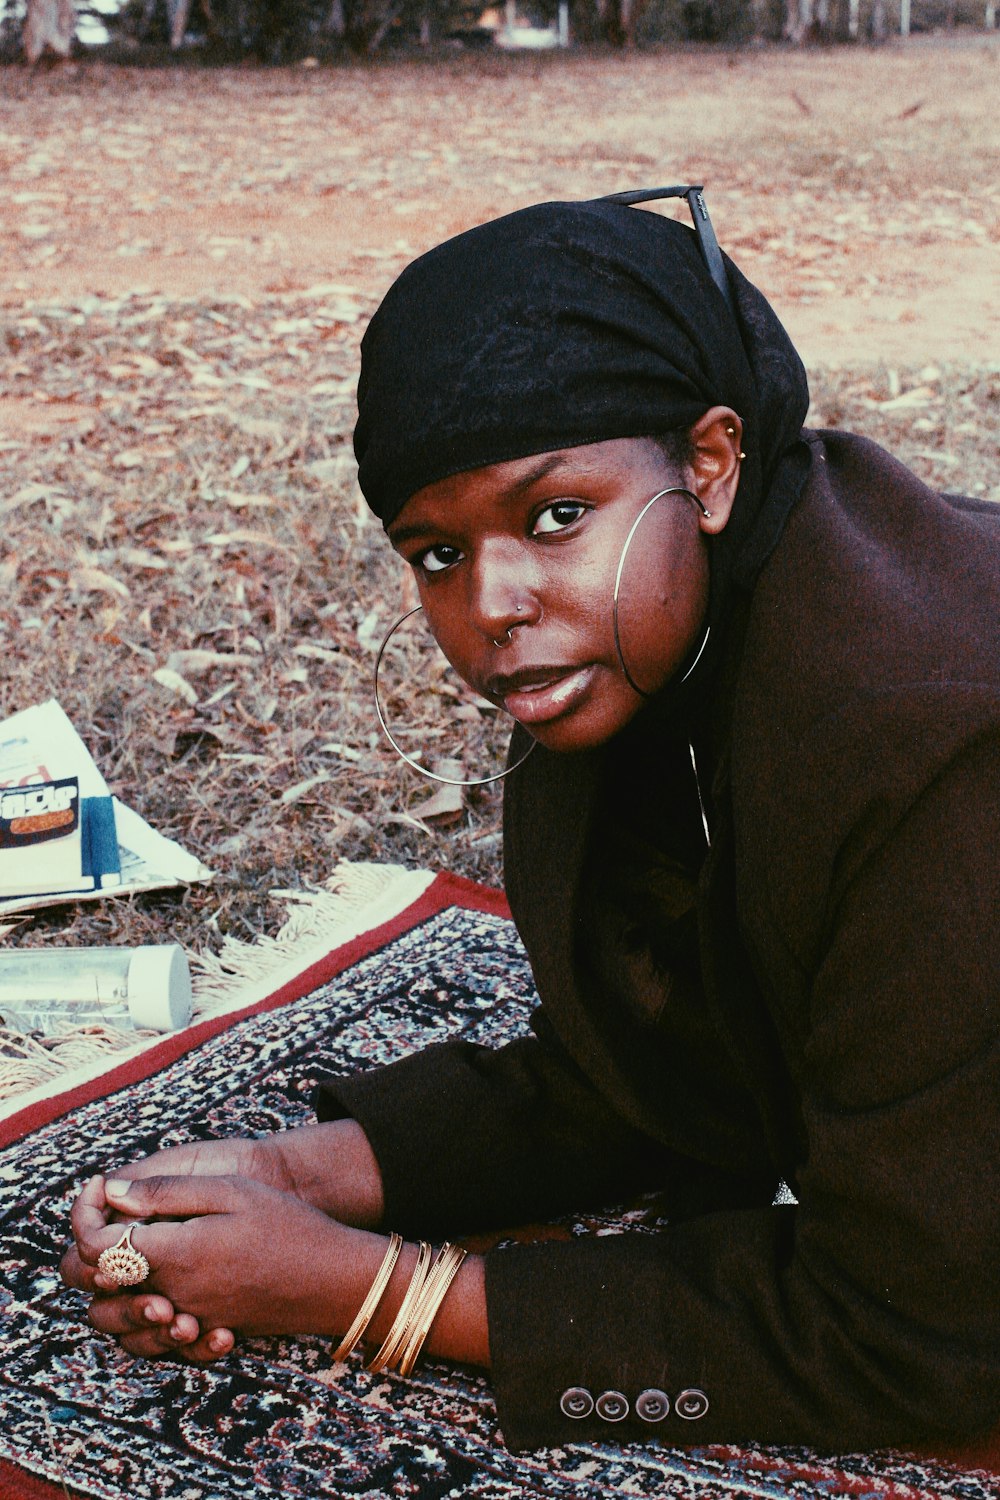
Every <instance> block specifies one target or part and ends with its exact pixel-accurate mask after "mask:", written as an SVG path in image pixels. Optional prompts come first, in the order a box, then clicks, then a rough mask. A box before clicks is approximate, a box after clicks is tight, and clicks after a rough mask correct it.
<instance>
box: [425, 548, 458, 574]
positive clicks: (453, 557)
mask: <svg viewBox="0 0 1000 1500" xmlns="http://www.w3.org/2000/svg"><path fill="white" fill-rule="evenodd" d="M461 555H462V554H461V552H459V550H458V548H457V547H446V546H445V545H444V544H443V543H439V544H438V546H436V547H428V548H427V551H426V552H421V554H420V556H419V557H418V558H416V559H415V560H414V561H415V565H416V566H417V567H418V568H423V570H424V572H425V573H443V572H444V570H445V568H450V567H451V566H452V565H453V564H454V563H457V562H458V559H459V558H460V557H461Z"/></svg>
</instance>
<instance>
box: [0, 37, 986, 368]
mask: <svg viewBox="0 0 1000 1500" xmlns="http://www.w3.org/2000/svg"><path fill="white" fill-rule="evenodd" d="M4 74H5V76H0V89H2V97H0V201H2V204H3V207H2V214H0V305H3V306H6V307H8V308H14V307H18V306H20V305H23V302H24V301H25V300H28V301H34V300H36V299H42V298H49V297H58V298H59V299H60V300H62V301H65V300H67V299H72V298H74V297H79V296H81V295H83V294H86V293H88V292H102V293H110V294H116V293H121V292H123V291H125V290H134V289H136V288H143V289H149V290H151V291H159V292H163V293H166V294H168V295H170V294H175V295H177V294H179V295H198V296H205V295H210V294H212V293H233V292H244V293H247V294H250V295H253V294H255V293H259V292H262V291H267V292H289V291H294V290H296V289H300V290H306V289H309V288H310V287H312V286H314V285H316V284H317V283H329V282H335V283H343V284H345V285H346V286H348V287H350V288H363V289H364V291H365V292H366V293H369V294H370V293H376V294H377V293H378V292H380V291H381V290H383V289H384V288H385V286H386V285H387V284H388V282H389V281H390V280H391V279H392V276H393V274H394V273H395V272H396V270H397V269H398V268H399V266H400V265H401V264H403V263H404V262H405V260H406V259H408V258H409V257H411V256H412V254H413V253H415V252H418V251H420V250H422V249H424V248H426V247H427V246H428V245H430V244H431V243H433V242H435V241H437V240H438V239H441V238H443V237H445V236H446V235H448V234H450V233H453V232H455V231H457V230H459V229H462V228H464V227H466V226H468V225H470V224H472V223H474V222H477V221H479V220H481V219H484V218H486V217H489V216H491V215H494V214H497V213H501V212H504V211H506V210H509V209H513V208H517V207H519V206H521V205H523V204H526V203H530V202H532V201H537V200H539V199H540V198H543V197H560V196H563V197H582V196H592V195H593V196H596V195H597V194H600V193H604V192H613V191H617V190H620V189H622V188H627V187H634V186H637V185H647V184H653V183H660V182H663V181H684V180H693V181H699V182H702V181H703V182H704V183H705V184H706V187H707V198H708V203H709V206H710V209H711V211H712V215H713V219H714V221H715V223H716V226H717V230H718V234H719V238H720V240H721V242H722V244H723V246H724V247H725V248H726V249H727V250H729V251H730V253H731V254H732V255H733V256H734V258H736V259H737V260H738V261H739V262H740V264H741V265H742V267H743V269H744V270H745V271H746V272H747V274H748V275H749V276H750V277H751V278H752V279H753V280H755V281H757V282H758V284H759V285H760V286H761V287H762V288H763V290H764V291H765V292H766V293H767V294H768V295H769V296H770V297H771V298H772V300H773V301H774V302H775V304H776V306H777V307H778V309H779V312H780V313H781V314H782V316H783V317H784V319H785V321H786V323H787V325H788V327H789V330H790V332H791V333H792V335H793V337H794V339H795V340H796V342H797V344H798V345H799V347H800V349H801V351H802V353H803V355H804V357H805V360H806V363H807V365H809V364H811V363H820V364H824V365H833V366H841V367H844V366H853V367H856V366H858V365H859V364H862V363H865V362H869V361H876V360H884V361H888V362H889V363H893V362H899V361H907V360H909V361H914V360H916V361H921V360H934V361H938V360H942V359H949V360H953V359H961V360H963V361H970V362H975V363H979V362H991V361H996V360H997V359H998V358H1000V337H998V335H1000V297H998V295H997V293H998V289H1000V277H998V261H1000V256H998V239H1000V182H998V178H997V173H996V154H995V153H996V101H997V97H998V85H1000V36H996V37H990V36H987V35H986V34H981V35H979V36H973V35H964V36H959V37H958V38H955V39H947V38H943V37H942V38H919V39H918V38H914V39H911V41H910V42H909V43H908V44H907V45H905V46H904V45H902V44H898V43H897V44H893V45H890V46H887V47H884V48H882V49H880V50H866V49H852V50H847V49H837V50H807V51H803V52H800V53H790V52H788V51H781V50H761V51H750V52H744V53H727V52H723V51H718V50H713V49H694V50H687V51H684V52H681V53H675V54H667V53H662V54H655V55H653V54H645V55H638V56H632V57H627V56H626V57H623V56H602V57H594V56H585V55H579V56H578V55H573V54H569V55H556V56H552V55H546V56H542V57H509V56H497V57H489V58H483V57H480V56H457V55H456V56H454V57H445V58H444V59H438V60H436V61H428V62H426V63H421V62H400V63H382V64H378V65H374V66H368V67H362V66H343V67H335V68H312V69H309V68H296V69H289V70H281V71H274V72H261V71H258V70H250V69H248V70H245V71H244V70H240V69H232V70H227V71H221V72H209V71H203V70H200V69H192V68H183V69H176V70H174V71H153V70H138V69H122V68H111V67H108V66H103V65H89V66H86V67H81V68H80V69H79V70H78V71H77V72H75V73H73V72H70V73H68V74H67V73H63V74H59V75H51V76H36V77H29V76H28V75H27V74H26V73H24V72H23V71H21V70H18V69H7V70H4Z"/></svg>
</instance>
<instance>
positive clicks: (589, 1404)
mask: <svg viewBox="0 0 1000 1500" xmlns="http://www.w3.org/2000/svg"><path fill="white" fill-rule="evenodd" d="M559 1410H560V1411H561V1412H562V1414H563V1416H564V1417H573V1418H574V1419H575V1420H576V1421H579V1420H580V1419H581V1418H583V1417H589V1416H590V1413H591V1412H592V1411H593V1410H594V1398H593V1396H592V1395H591V1394H590V1392H589V1391H588V1390H587V1387H586V1386H585V1385H571V1386H570V1388H569V1390H568V1391H563V1393H562V1395H561V1396H560V1398H559Z"/></svg>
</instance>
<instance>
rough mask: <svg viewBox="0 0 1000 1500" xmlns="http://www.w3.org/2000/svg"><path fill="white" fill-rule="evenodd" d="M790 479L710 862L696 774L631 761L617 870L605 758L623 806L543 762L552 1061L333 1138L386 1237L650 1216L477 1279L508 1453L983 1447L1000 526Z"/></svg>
mask: <svg viewBox="0 0 1000 1500" xmlns="http://www.w3.org/2000/svg"><path fill="white" fill-rule="evenodd" d="M813 453H814V458H813V466H812V473H811V477H810V479H809V482H808V484H807V487H806V491H805V493H804V495H803V498H802V499H801V501H800V502H799V504H798V505H797V506H796V508H795V510H794V511H793V512H792V515H791V517H790V518H789V521H788V524H787V526H786V529H785V532H784V534H783V537H782V539H781V542H780V543H779V545H778V548H777V550H776V551H775V553H774V554H773V556H772V558H771V559H770V561H769V562H768V564H767V565H766V567H765V569H764V571H763V573H762V574H761V576H760V578H759V579H758V581H757V584H756V586H755V589H754V592H753V597H752V600H751V601H750V604H749V609H748V612H747V615H746V618H745V620H744V621H743V626H742V629H741V631H740V645H739V649H738V652H737V651H736V648H735V647H734V655H733V658H732V661H731V667H732V671H731V672H730V674H729V677H728V680H727V682H726V685H725V689H724V690H722V689H720V695H719V705H718V712H717V713H716V716H715V719H714V722H712V723H711V724H708V725H707V726H704V728H703V738H702V740H701V741H699V742H696V744H695V749H696V752H697V755H696V759H697V769H698V772H699V773H701V775H702V777H703V785H702V788H701V793H702V797H703V799H704V801H705V803H706V804H707V812H708V817H709V824H710V827H711V831H712V847H711V850H710V852H709V854H708V856H707V858H702V857H701V856H702V855H703V854H704V849H703V847H702V850H701V854H700V855H698V856H695V854H694V852H693V850H694V846H695V844H696V842H697V838H698V836H699V835H698V829H699V827H700V821H701V820H700V809H699V806H698V787H697V785H696V782H695V774H694V772H693V771H692V769H691V759H690V753H689V750H688V746H687V744H686V743H683V744H680V743H679V742H676V741H671V739H670V736H669V734H667V735H665V736H664V737H663V738H662V741H657V740H656V738H655V737H653V738H652V741H651V742H652V743H653V744H654V745H657V746H658V747H659V748H658V753H659V751H660V750H662V759H661V761H660V763H659V765H660V770H659V771H658V773H657V779H656V780H655V781H651V780H650V779H649V778H648V777H647V778H646V780H645V781H642V779H641V778H639V780H638V781H637V782H636V785H642V786H645V788H646V794H648V796H649V797H650V799H651V801H650V810H649V820H648V821H649V824H650V828H653V827H654V826H656V827H659V828H660V830H661V834H662V836H661V837H659V839H657V838H653V837H652V836H651V838H650V843H651V846H655V847H654V848H653V852H652V854H649V851H648V850H647V855H648V857H646V856H641V857H639V858H638V862H636V859H635V858H633V856H634V855H635V852H636V851H637V850H638V851H641V850H642V849H643V847H644V843H645V838H644V835H645V830H644V828H643V826H642V823H641V820H640V822H638V823H637V822H636V820H635V817H634V816H633V817H632V819H631V822H629V820H628V818H626V820H625V825H624V827H623V825H622V824H621V822H620V821H616V818H615V817H609V816H608V815H607V813H606V809H605V802H606V801H607V798H606V797H605V796H604V795H603V793H602V791H601V789H602V788H604V789H605V790H606V789H607V788H608V787H609V786H610V787H612V788H613V787H614V786H616V785H620V784H621V782H622V780H623V778H622V775H621V752H620V750H619V751H616V754H617V755H618V760H617V761H613V762H612V770H613V772H614V774H613V775H612V777H611V779H610V780H609V772H608V762H607V760H606V759H604V758H602V757H601V756H574V757H564V756H555V755H551V754H548V753H546V752H544V751H542V750H540V749H539V750H538V751H537V752H536V753H535V754H534V755H532V756H531V757H530V759H529V760H528V762H527V763H526V765H525V767H524V769H523V770H522V771H520V772H518V773H517V775H515V776H514V777H513V778H512V779H511V782H510V783H508V788H509V790H508V799H507V805H506V809H505V835H506V869H507V890H508V896H509V899H510V903H511V907H512V910H513V913H514V916H515V919H516V921H517V925H518V928H519V930H520V932H521V935H522V937H523V939H524V942H525V945H526V947H527V950H528V953H529V956H530V958H531V962H532V967H533V970H534V973H535V977H536V980H537V983H538V988H539V993H540V996H541V999H542V1010H541V1012H540V1013H539V1015H538V1016H537V1017H536V1031H537V1036H536V1037H533V1038H531V1039H526V1040H524V1041H520V1042H516V1043H514V1044H512V1045H511V1046H509V1047H506V1048H504V1049H502V1050H501V1051H499V1052H496V1053H490V1052H486V1051H484V1050H483V1049H478V1048H472V1047H468V1046H464V1045H447V1046H443V1047H436V1048H432V1049H430V1050H429V1051H427V1052H425V1053H421V1054H419V1055H418V1056H417V1057H415V1058H412V1059H407V1060H404V1061H403V1062H401V1063H398V1064H396V1065H394V1066H393V1067H390V1068H388V1069H384V1070H381V1071H379V1072H376V1073H373V1074H369V1075H365V1076H364V1077H362V1078H360V1079H355V1080H351V1081H349V1082H347V1083H344V1084H342V1085H338V1086H337V1087H336V1090H335V1092H334V1091H330V1092H329V1093H328V1095H327V1096H326V1098H325V1099H324V1100H323V1101H322V1102H321V1110H320V1112H321V1115H323V1116H326V1117H329V1116H332V1115H334V1114H339V1113H343V1112H345V1111H347V1112H349V1113H351V1114H353V1115H354V1116H355V1117H356V1118H357V1119H358V1120H359V1121H360V1122H361V1124H362V1125H363V1127H364V1129H365V1130H366V1132H367V1134H368V1136H369V1139H370V1140H371V1142H372V1145H373V1148H374V1150H375V1153H376V1156H377V1158H378V1160H379V1164H380V1167H381V1170H382V1174H383V1182H384V1188H385V1199H386V1222H387V1223H389V1224H391V1225H392V1226H394V1227H396V1228H398V1229H400V1230H403V1231H406V1232H411V1233H412V1232H418V1231H419V1232H425V1233H435V1232H439V1233H440V1232H449V1233H455V1232H458V1231H460V1230H461V1229H463V1228H468V1227H471V1226H482V1225H485V1224H510V1223H514V1222H517V1221H518V1220H520V1221H527V1220H529V1219H532V1218H536V1217H537V1216H538V1215H540V1214H544V1213H546V1212H553V1211H556V1210H560V1209H562V1208H564V1207H566V1206H568V1205H571V1204H574V1203H577V1204H583V1203H585V1202H593V1201H594V1200H595V1199H598V1198H600V1197H602V1196H603V1197H604V1198H606V1199H608V1198H610V1199H612V1200H620V1199H621V1197H622V1195H623V1193H624V1192H625V1191H628V1190H631V1189H634V1188H646V1189H651V1188H662V1189H663V1190H664V1193H665V1202H666V1204H667V1208H666V1212H667V1213H668V1215H669V1217H670V1219H671V1223H670V1226H669V1227H668V1228H667V1229H665V1230H664V1232H663V1233H662V1234H659V1235H654V1236H649V1235H621V1236H613V1237H600V1238H593V1239H577V1240H573V1241H571V1242H569V1243H559V1244H542V1245H534V1246H526V1247H518V1248H515V1249H505V1250H498V1251H494V1252H493V1253H492V1254H491V1255H490V1256H489V1257H488V1259H487V1300H488V1309H489V1325H490V1346H491V1354H492V1362H493V1380H494V1383H495V1389H496V1396H497V1402H498V1408H499V1413H500V1421H501V1426H502V1429H503V1432H504V1434H505V1436H506V1439H507V1441H508V1442H509V1443H510V1445H511V1446H513V1447H531V1446H537V1445H541V1444H550V1443H560V1442H566V1441H573V1440H578V1439H583V1438H587V1437H595V1436H598V1437H599V1436H602V1435H603V1436H607V1437H613V1438H615V1439H616V1440H623V1439H627V1438H628V1437H634V1438H644V1439H648V1438H650V1437H654V1436H655V1437H660V1438H661V1439H663V1440H664V1441H669V1442H672V1443H684V1442H698V1443H703V1442H731V1441H737V1440H744V1439H750V1440H758V1441H765V1442H782V1443H807V1444H810V1445H813V1446H816V1447H821V1448H826V1449H837V1448H840V1449H843V1448H845V1447H850V1448H858V1447H872V1446H880V1445H886V1444H900V1443H902V1444H915V1443H934V1442H941V1441H942V1440H944V1441H950V1440H961V1439H965V1438H969V1437H971V1436H974V1435H976V1434H980V1433H983V1432H986V1431H988V1430H991V1429H993V1428H994V1427H995V1426H996V1424H997V1421H998V1417H1000V1291H998V1276H997V1269H998V1265H997V1263H998V1245H1000V1193H998V1165H997V1164H998V1144H1000V1128H998V1116H1000V1077H998V1071H1000V1070H998V1065H997V1033H998V1027H997V998H998V993H1000V856H998V850H1000V795H998V781H1000V649H998V647H1000V509H997V508H995V507H991V505H990V504H989V503H988V502H978V503H977V502H974V501H951V500H949V499H942V498H940V497H939V496H937V495H935V494H934V493H932V492H931V491H929V490H928V489H926V487H925V486H923V485H922V484H921V483H919V481H917V480H916V479H915V478H914V477H913V475H911V474H910V473H909V472H908V471H907V470H905V469H904V468H902V467H901V466H900V465H898V464H897V463H895V462H894V461H893V460H892V459H890V458H889V457H888V455H887V454H885V453H884V452H882V450H880V449H878V448H877V447H875V446H874V445H873V444H870V443H867V442H865V441H863V440H860V439H857V438H851V437H847V436H845V435H843V434H837V433H827V434H824V435H823V438H822V441H820V440H816V442H815V445H814V449H813ZM626 748H627V746H626ZM705 770H708V771H709V772H710V775H709V776H707V777H705ZM624 780H626V781H627V780H628V778H627V777H625V778H624ZM612 800H613V799H612ZM628 801H629V798H628V797H626V798H625V804H626V805H627V804H628ZM638 806H639V808H640V811H641V810H642V806H643V804H642V801H641V798H640V799H639V802H638ZM631 807H632V813H633V814H634V812H635V807H636V801H635V799H634V798H633V799H632V804H631ZM658 820H659V821H658ZM699 864H700V870H698V869H697V866H698V865H699ZM695 877H696V880H697V883H696V886H695V885H694V884H693V883H692V882H693V880H694V879H695ZM780 1179H784V1180H785V1182H787V1183H788V1184H790V1186H791V1188H792V1191H793V1193H794V1195H795V1197H796V1198H797V1200H798V1203H797V1206H784V1207H778V1206H774V1207H772V1206H771V1202H772V1199H773V1197H774V1193H775V1189H776V1187H777V1185H778V1183H779V1180H780ZM650 1391H653V1392H662V1393H665V1394H666V1396H667V1397H668V1398H669V1407H670V1409H669V1411H668V1413H667V1415H666V1416H662V1419H660V1420H655V1421H652V1420H649V1418H655V1417H658V1416H661V1414H662V1408H663V1406H664V1404H665V1403H663V1402H662V1401H661V1400H659V1398H658V1397H656V1396H655V1395H654V1396H652V1397H651V1396H649V1395H648V1394H647V1395H646V1396H645V1397H642V1393H643V1392H646V1393H648V1392H650ZM605 1393H608V1394H607V1395H606V1398H605V1399H603V1400H602V1399H600V1398H601V1397H602V1395H605ZM619 1397H623V1398H624V1410H625V1415H624V1417H621V1412H622V1409H623V1403H622V1401H621V1400H620V1399H619ZM641 1397H642V1399H640V1398H641ZM678 1397H680V1400H678ZM595 1402H596V1406H595V1404H594V1403H595ZM578 1413H582V1414H583V1415H578ZM643 1414H645V1419H644V1415H643Z"/></svg>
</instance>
